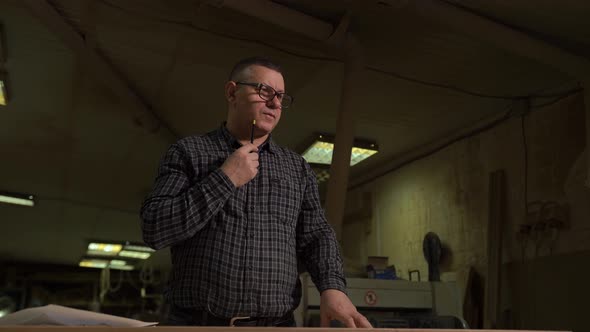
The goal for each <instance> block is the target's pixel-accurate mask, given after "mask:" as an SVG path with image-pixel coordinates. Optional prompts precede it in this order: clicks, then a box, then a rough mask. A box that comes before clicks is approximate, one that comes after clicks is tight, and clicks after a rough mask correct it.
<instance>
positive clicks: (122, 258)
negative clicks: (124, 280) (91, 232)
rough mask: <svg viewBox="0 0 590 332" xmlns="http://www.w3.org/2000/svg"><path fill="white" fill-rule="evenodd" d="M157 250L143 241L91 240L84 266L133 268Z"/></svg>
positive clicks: (82, 262) (83, 262) (118, 268)
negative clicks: (142, 242)
mask: <svg viewBox="0 0 590 332" xmlns="http://www.w3.org/2000/svg"><path fill="white" fill-rule="evenodd" d="M154 252H155V250H154V249H152V248H150V247H148V246H146V245H144V244H141V243H130V242H114V241H90V242H89V243H88V247H87V249H86V255H85V257H84V258H83V259H82V260H81V261H80V263H79V264H78V265H79V266H82V267H92V268H99V269H104V268H107V267H108V268H110V269H117V270H133V269H134V268H135V265H136V264H138V262H139V261H140V260H144V259H148V258H150V256H151V255H152V253H154Z"/></svg>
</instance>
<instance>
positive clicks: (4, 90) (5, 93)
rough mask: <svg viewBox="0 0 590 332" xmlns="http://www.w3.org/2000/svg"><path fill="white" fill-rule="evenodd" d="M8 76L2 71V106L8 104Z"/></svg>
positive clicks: (0, 95) (0, 101)
mask: <svg viewBox="0 0 590 332" xmlns="http://www.w3.org/2000/svg"><path fill="white" fill-rule="evenodd" d="M7 76H8V75H7V74H6V73H5V72H2V71H0V106H6V104H8V87H7V86H8V83H7V79H6V77H7Z"/></svg>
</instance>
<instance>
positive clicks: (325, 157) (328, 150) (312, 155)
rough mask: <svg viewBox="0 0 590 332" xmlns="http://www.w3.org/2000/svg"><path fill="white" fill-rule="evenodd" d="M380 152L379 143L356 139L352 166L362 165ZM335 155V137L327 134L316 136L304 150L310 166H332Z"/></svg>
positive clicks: (304, 155) (352, 151) (351, 160)
mask: <svg viewBox="0 0 590 332" xmlns="http://www.w3.org/2000/svg"><path fill="white" fill-rule="evenodd" d="M378 151H379V150H378V146H377V143H375V142H370V141H367V140H361V139H355V140H354V142H353V147H352V150H351V155H350V166H354V165H356V164H358V163H360V162H361V161H363V160H365V159H367V158H369V157H370V156H372V155H374V154H375V153H377V152H378ZM333 153H334V137H333V136H330V135H326V134H316V135H315V136H314V140H313V142H312V143H311V144H310V145H309V147H307V148H306V149H305V150H304V152H303V154H302V156H303V158H304V159H305V160H306V161H307V162H308V163H310V164H323V165H330V164H332V154H333Z"/></svg>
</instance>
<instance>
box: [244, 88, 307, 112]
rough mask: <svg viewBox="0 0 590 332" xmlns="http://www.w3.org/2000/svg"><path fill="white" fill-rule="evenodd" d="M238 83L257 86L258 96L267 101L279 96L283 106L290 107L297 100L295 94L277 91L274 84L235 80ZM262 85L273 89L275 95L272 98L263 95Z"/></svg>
mask: <svg viewBox="0 0 590 332" xmlns="http://www.w3.org/2000/svg"><path fill="white" fill-rule="evenodd" d="M235 83H236V85H248V86H252V87H255V88H256V89H257V90H258V96H260V98H261V99H262V100H265V101H270V100H273V99H274V98H275V97H277V96H278V97H279V101H280V102H281V108H282V109H283V108H289V107H290V106H291V105H293V101H295V98H293V96H291V95H290V94H288V93H285V92H277V90H275V89H274V88H273V87H272V86H269V85H266V84H264V83H254V82H235ZM262 87H265V88H268V89H271V91H273V95H272V97H271V98H269V99H267V98H266V97H264V96H262ZM285 97H288V98H287V99H285ZM286 100H288V101H289V103H288V104H286V105H285V104H283V101H286Z"/></svg>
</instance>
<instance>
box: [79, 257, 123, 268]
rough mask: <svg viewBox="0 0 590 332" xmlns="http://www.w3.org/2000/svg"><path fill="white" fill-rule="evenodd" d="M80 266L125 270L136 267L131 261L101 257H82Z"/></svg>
mask: <svg viewBox="0 0 590 332" xmlns="http://www.w3.org/2000/svg"><path fill="white" fill-rule="evenodd" d="M78 266H81V267H90V268H95V269H105V268H107V267H108V268H109V269H113V270H125V271H131V270H133V269H134V266H133V265H132V264H129V262H127V261H124V260H120V259H112V260H108V259H99V258H82V259H81V260H80V262H79V263H78Z"/></svg>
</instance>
